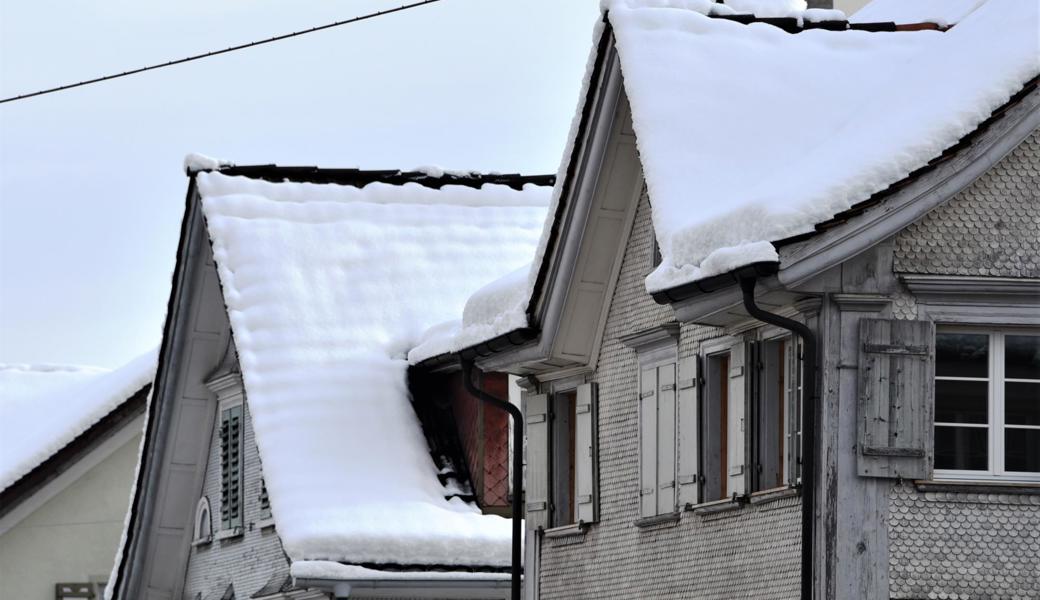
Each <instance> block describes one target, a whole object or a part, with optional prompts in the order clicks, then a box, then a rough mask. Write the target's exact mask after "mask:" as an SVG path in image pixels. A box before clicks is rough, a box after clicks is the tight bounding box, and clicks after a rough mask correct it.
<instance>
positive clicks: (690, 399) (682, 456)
mask: <svg viewBox="0 0 1040 600" xmlns="http://www.w3.org/2000/svg"><path fill="white" fill-rule="evenodd" d="M697 360H698V357H696V356H691V357H689V358H684V359H682V360H680V361H679V381H678V388H679V390H678V396H677V402H678V409H677V412H678V418H677V419H676V425H677V429H678V431H677V434H676V435H677V438H678V453H677V454H678V459H677V462H678V466H677V469H676V479H677V484H678V486H679V494H678V495H679V506H685V505H687V504H697V502H698V497H699V489H698V488H699V487H700V485H699V482H698V479H697V478H698V468H697V443H698V420H699V419H698V414H699V412H698V411H699V410H700V406H699V404H700V395H699V394H700V392H699V390H700V385H699V384H700V372H699V369H698V366H699V363H698V362H697Z"/></svg>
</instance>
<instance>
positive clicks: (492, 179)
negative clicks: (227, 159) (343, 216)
mask: <svg viewBox="0 0 1040 600" xmlns="http://www.w3.org/2000/svg"><path fill="white" fill-rule="evenodd" d="M208 172H216V173H220V174H221V175H227V176H232V177H234V176H241V177H248V178H250V179H259V180H263V181H269V182H273V183H282V182H285V181H289V182H294V183H316V184H338V185H347V186H351V187H364V186H366V185H368V184H370V183H385V184H389V185H404V184H406V183H417V184H420V185H423V186H425V187H430V188H434V189H439V188H441V187H444V186H446V185H461V186H466V187H473V188H479V187H481V186H483V185H485V184H490V185H505V186H508V187H511V188H513V189H517V190H519V189H522V188H523V187H524V186H525V185H528V184H530V185H536V186H545V187H550V186H552V185H554V184H555V182H556V175H523V174H520V173H480V172H476V171H469V172H461V171H447V170H439V171H438V170H433V169H429V168H427V169H426V170H401V169H359V168H347V169H343V168H323V167H315V166H281V165H276V164H266V165H229V166H225V167H221V168H218V169H204V170H200V171H198V173H208ZM192 175H193V176H194V175H195V173H192Z"/></svg>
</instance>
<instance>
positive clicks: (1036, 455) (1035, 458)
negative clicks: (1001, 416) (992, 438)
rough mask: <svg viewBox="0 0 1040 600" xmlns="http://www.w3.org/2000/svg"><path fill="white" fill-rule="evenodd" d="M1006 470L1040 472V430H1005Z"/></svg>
mask: <svg viewBox="0 0 1040 600" xmlns="http://www.w3.org/2000/svg"><path fill="white" fill-rule="evenodd" d="M1004 470H1005V471H1018V472H1021V471H1029V472H1033V473H1038V472H1040V429H1005V430H1004Z"/></svg>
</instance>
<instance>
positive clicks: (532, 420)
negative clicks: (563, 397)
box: [524, 394, 549, 529]
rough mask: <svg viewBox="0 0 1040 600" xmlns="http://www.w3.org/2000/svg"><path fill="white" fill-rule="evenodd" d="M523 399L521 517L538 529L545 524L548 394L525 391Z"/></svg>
mask: <svg viewBox="0 0 1040 600" xmlns="http://www.w3.org/2000/svg"><path fill="white" fill-rule="evenodd" d="M524 400H525V402H526V404H527V406H526V407H525V421H526V422H527V432H526V434H527V481H526V482H525V483H526V488H525V490H524V494H525V505H524V508H525V517H526V519H527V525H528V527H530V528H532V529H539V528H545V527H546V526H548V523H549V396H547V395H546V394H528V395H527V396H526V397H525V398H524Z"/></svg>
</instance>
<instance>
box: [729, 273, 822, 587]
mask: <svg viewBox="0 0 1040 600" xmlns="http://www.w3.org/2000/svg"><path fill="white" fill-rule="evenodd" d="M757 281H758V278H757V277H754V276H751V277H743V278H741V280H740V288H741V290H742V291H743V292H744V308H745V309H747V312H748V314H749V315H751V316H752V317H754V318H756V319H758V320H759V321H762V322H763V323H768V324H770V325H776V326H777V327H782V328H783V329H786V330H788V331H790V332H791V333H793V334H795V335H797V336H798V337H799V338H801V340H802V345H803V350H802V357H803V358H802V397H803V399H804V400H803V403H802V573H801V581H802V583H801V589H802V592H801V598H802V600H812V598H813V557H814V554H815V552H814V551H813V546H814V541H815V537H814V534H815V532H814V524H815V519H814V517H815V513H816V410H817V404H819V399H818V397H817V393H816V334H815V333H814V332H813V330H812V329H810V328H809V327H808V326H807V325H805V324H804V323H799V322H798V321H795V320H793V319H788V318H786V317H781V316H780V315H776V314H773V313H771V312H767V311H765V310H763V309H762V308H761V307H760V306H758V305H757V304H755V283H756V282H757Z"/></svg>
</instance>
